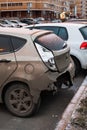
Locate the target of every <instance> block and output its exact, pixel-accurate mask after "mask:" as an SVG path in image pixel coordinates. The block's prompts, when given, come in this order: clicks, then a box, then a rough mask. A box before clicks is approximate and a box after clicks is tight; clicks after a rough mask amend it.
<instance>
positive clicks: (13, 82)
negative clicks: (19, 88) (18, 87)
mask: <svg viewBox="0 0 87 130" xmlns="http://www.w3.org/2000/svg"><path fill="white" fill-rule="evenodd" d="M15 83H16V84H20V83H22V84H25V85H26V86H27V87H28V89H29V90H30V87H29V85H28V84H27V83H25V82H22V81H11V82H9V83H7V84H6V85H5V86H4V87H3V89H2V94H1V98H2V101H3V102H4V97H5V92H6V90H7V89H8V88H9V87H11V85H13V84H15Z"/></svg>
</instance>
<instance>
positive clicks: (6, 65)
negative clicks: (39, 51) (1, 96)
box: [0, 34, 17, 86]
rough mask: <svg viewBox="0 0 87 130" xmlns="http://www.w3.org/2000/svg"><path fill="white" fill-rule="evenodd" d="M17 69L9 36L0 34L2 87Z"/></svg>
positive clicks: (0, 75) (0, 79)
mask: <svg viewBox="0 0 87 130" xmlns="http://www.w3.org/2000/svg"><path fill="white" fill-rule="evenodd" d="M16 67H17V64H16V59H15V54H14V51H13V48H12V44H11V39H10V37H9V36H6V35H1V34H0V86H1V85H2V84H3V83H4V82H5V81H6V80H8V78H9V77H10V76H11V74H12V73H13V72H14V71H15V69H16Z"/></svg>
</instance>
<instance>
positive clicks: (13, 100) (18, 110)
mask: <svg viewBox="0 0 87 130" xmlns="http://www.w3.org/2000/svg"><path fill="white" fill-rule="evenodd" d="M4 101H5V105H6V107H7V109H8V110H9V111H10V112H11V113H12V114H14V115H15V116H18V117H27V116H31V115H33V114H35V113H36V112H37V110H38V109H39V106H40V98H39V99H38V102H37V104H35V103H34V102H33V96H32V95H31V94H30V91H29V88H28V87H27V86H26V85H25V84H22V83H17V84H12V85H11V86H10V87H8V89H7V90H6V92H5V97H4Z"/></svg>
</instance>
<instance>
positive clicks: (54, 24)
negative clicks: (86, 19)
mask: <svg viewBox="0 0 87 130" xmlns="http://www.w3.org/2000/svg"><path fill="white" fill-rule="evenodd" d="M32 26H33V27H34V26H63V27H69V26H72V27H77V28H80V27H83V26H87V24H82V23H72V22H69V23H68V22H64V23H42V24H35V25H30V26H29V25H28V26H26V27H25V28H27V27H32Z"/></svg>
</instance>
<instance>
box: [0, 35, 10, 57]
mask: <svg viewBox="0 0 87 130" xmlns="http://www.w3.org/2000/svg"><path fill="white" fill-rule="evenodd" d="M12 50H13V49H12V46H11V39H10V37H9V36H6V35H0V55H1V54H3V53H4V54H5V53H10V52H12Z"/></svg>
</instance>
